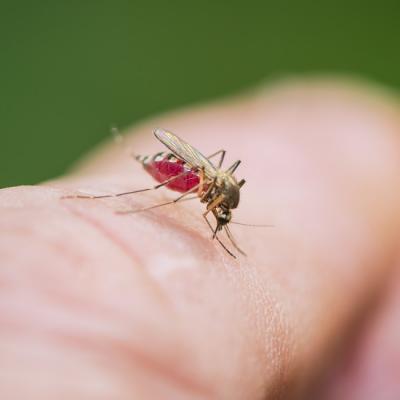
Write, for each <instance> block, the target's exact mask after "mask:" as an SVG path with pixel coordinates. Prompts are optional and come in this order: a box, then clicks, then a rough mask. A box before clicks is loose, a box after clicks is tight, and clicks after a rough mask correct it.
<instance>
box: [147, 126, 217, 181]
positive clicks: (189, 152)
mask: <svg viewBox="0 0 400 400" xmlns="http://www.w3.org/2000/svg"><path fill="white" fill-rule="evenodd" d="M154 135H155V136H156V138H157V139H158V140H159V141H160V142H161V143H162V144H164V145H165V146H166V147H168V148H169V149H170V150H171V151H172V153H174V154H175V155H176V156H177V157H178V158H180V159H181V160H183V161H185V162H186V163H187V164H189V165H190V166H191V167H198V168H204V172H205V173H206V175H207V176H208V177H209V178H213V177H214V176H215V173H216V169H215V167H214V165H212V163H211V162H210V161H209V160H208V158H206V157H204V156H203V154H201V153H200V152H199V151H198V150H196V149H195V148H194V147H193V146H191V145H190V144H189V143H186V142H185V141H184V140H182V139H181V138H179V137H178V136H176V135H174V134H173V133H171V132H168V131H165V130H164V129H161V128H157V129H155V130H154Z"/></svg>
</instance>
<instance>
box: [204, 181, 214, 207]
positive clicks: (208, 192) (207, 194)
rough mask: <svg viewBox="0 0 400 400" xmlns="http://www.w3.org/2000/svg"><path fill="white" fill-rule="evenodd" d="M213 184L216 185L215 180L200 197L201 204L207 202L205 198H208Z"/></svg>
mask: <svg viewBox="0 0 400 400" xmlns="http://www.w3.org/2000/svg"><path fill="white" fill-rule="evenodd" d="M215 183H216V179H214V180H213V181H212V182H211V184H210V186H209V187H208V189H207V190H206V191H205V192H204V194H203V195H202V196H201V198H200V201H201V202H202V203H205V202H206V201H207V198H208V196H209V194H210V193H211V191H212V190H213V189H214V186H215Z"/></svg>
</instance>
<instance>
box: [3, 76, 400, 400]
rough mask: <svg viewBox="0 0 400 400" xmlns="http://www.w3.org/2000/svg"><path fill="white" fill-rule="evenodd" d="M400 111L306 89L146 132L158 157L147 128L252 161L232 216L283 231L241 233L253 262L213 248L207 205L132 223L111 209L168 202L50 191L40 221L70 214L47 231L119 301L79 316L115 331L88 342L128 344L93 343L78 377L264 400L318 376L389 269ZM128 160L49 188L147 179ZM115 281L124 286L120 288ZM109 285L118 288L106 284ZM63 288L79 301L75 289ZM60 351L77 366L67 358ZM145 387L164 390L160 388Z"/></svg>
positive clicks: (97, 292)
mask: <svg viewBox="0 0 400 400" xmlns="http://www.w3.org/2000/svg"><path fill="white" fill-rule="evenodd" d="M396 113H397V109H396V108H395V106H392V105H390V103H389V102H388V101H386V100H383V99H382V98H379V97H378V98H377V99H376V100H375V99H374V97H371V96H369V95H367V94H364V93H362V91H358V90H356V89H344V88H341V89H340V88H339V89H335V85H329V84H323V83H320V84H313V85H310V86H308V85H304V84H301V85H297V86H296V85H294V86H288V87H284V88H279V89H275V90H272V91H271V92H270V93H269V94H265V93H263V94H259V95H256V96H251V97H249V98H247V99H241V100H235V101H232V102H226V103H223V104H219V105H213V106H211V107H204V108H200V109H196V110H189V111H187V112H184V113H178V114H172V115H168V116H164V117H163V118H160V119H158V120H157V121H152V122H150V123H148V124H144V125H142V126H141V127H138V128H137V129H136V133H137V135H136V136H135V137H134V138H133V139H132V142H131V145H132V146H134V147H135V149H138V148H140V149H144V150H143V151H147V152H149V153H151V152H152V151H156V150H159V149H160V145H159V144H158V143H156V142H155V141H154V140H153V139H152V138H151V137H150V135H148V133H147V132H150V131H151V129H150V128H152V127H154V126H157V125H161V126H164V127H166V128H169V129H171V130H172V131H175V132H176V133H178V134H180V135H181V136H184V138H185V139H186V140H187V141H188V142H189V143H192V144H193V145H195V146H196V147H198V148H199V149H200V150H201V151H202V152H204V153H206V154H208V153H212V152H213V151H215V149H216V148H219V147H221V146H223V147H225V148H226V150H227V151H228V157H232V161H233V160H236V159H238V158H241V159H242V165H241V167H240V169H238V171H237V175H238V176H239V174H243V175H240V176H243V177H245V178H246V180H247V182H248V183H246V186H245V187H244V188H243V190H242V193H243V195H242V200H241V203H240V208H239V209H238V210H237V213H236V214H235V218H236V217H237V218H238V219H239V218H240V220H241V221H243V222H250V223H251V222H256V223H258V222H261V223H271V222H272V223H273V224H274V225H275V228H274V229H268V230H265V231H259V230H257V231H256V232H255V231H249V230H246V231H245V230H244V228H242V229H235V234H236V236H237V239H238V242H239V244H240V245H241V247H243V248H244V249H245V250H246V252H247V253H248V254H249V257H248V258H246V259H243V258H241V259H238V260H237V261H235V260H233V259H232V258H230V257H229V256H227V255H226V254H225V253H224V252H223V251H221V249H220V248H218V247H216V245H215V244H214V243H213V242H212V241H211V240H210V239H209V233H208V231H207V229H206V227H204V226H203V225H202V221H201V217H200V210H199V208H198V206H197V205H196V204H193V205H190V204H184V205H183V204H182V205H178V206H176V207H173V208H169V209H166V208H164V209H157V210H154V211H152V212H151V213H148V214H144V215H140V216H139V215H137V216H135V217H132V218H126V217H116V216H115V214H114V211H115V209H119V208H121V207H122V208H124V207H137V206H142V205H143V204H148V203H149V202H152V203H153V202H156V201H159V200H160V198H163V197H164V196H165V194H160V193H151V194H146V195H143V196H142V197H141V198H140V199H139V198H137V197H135V198H125V199H122V198H120V199H117V200H116V199H111V200H107V201H93V202H88V201H79V202H68V203H66V202H59V201H57V194H55V195H48V196H49V197H48V198H46V199H45V200H43V202H40V201H38V202H39V205H38V206H37V207H36V208H35V213H36V215H37V217H36V218H35V219H34V221H35V226H36V225H40V224H39V221H46V220H47V219H48V217H49V214H48V213H49V210H45V208H46V206H47V207H48V205H49V204H51V205H52V207H54V210H53V211H52V212H54V214H51V215H52V218H55V219H56V220H57V221H58V219H57V218H59V219H60V220H59V221H58V222H57V224H56V226H53V229H52V231H53V230H54V229H55V230H56V231H63V229H64V224H68V226H71V230H70V235H68V239H67V240H66V241H65V244H64V246H66V248H67V249H68V251H71V252H72V250H71V249H78V252H79V254H83V256H84V258H85V259H86V264H85V267H84V271H86V270H89V271H92V276H95V281H94V282H93V279H83V281H82V282H81V285H82V286H81V289H80V291H79V293H80V296H79V301H80V302H81V303H83V304H84V305H85V307H83V308H84V310H85V309H87V308H89V307H87V304H90V305H92V304H95V305H98V304H100V305H104V303H106V304H107V305H108V304H111V307H110V310H111V312H110V313H109V314H107V313H105V314H104V315H103V314H102V313H100V315H98V314H97V313H95V318H94V317H93V315H91V314H90V313H87V312H86V313H85V312H82V311H80V310H78V311H77V310H74V312H73V315H74V316H75V315H78V316H80V317H81V318H82V317H85V320H87V321H89V323H91V324H94V323H96V324H98V320H100V321H101V326H107V327H109V328H108V329H110V331H107V332H102V331H101V330H100V332H96V330H95V329H94V330H93V331H92V332H89V333H87V332H84V333H83V334H82V332H78V333H77V335H78V338H79V339H80V340H81V338H82V335H83V337H84V339H86V341H85V343H87V342H90V339H93V338H96V339H97V340H99V341H100V343H101V344H102V343H104V341H106V342H107V340H108V339H109V337H110V335H111V336H112V337H115V336H117V337H118V340H116V341H115V340H114V341H112V342H111V345H110V346H108V347H107V349H108V351H107V354H106V356H105V354H104V352H103V351H102V348H103V346H99V347H96V348H94V349H93V348H91V349H90V350H89V352H88V354H87V357H85V360H84V362H80V363H79V364H80V365H79V369H77V370H76V371H74V372H75V373H76V374H77V375H78V371H80V374H79V375H80V376H82V371H84V372H85V373H88V372H89V373H90V375H91V377H93V376H95V375H96V372H94V371H93V364H95V363H93V360H94V359H96V357H100V358H102V359H103V360H104V357H106V358H107V359H108V361H109V362H107V363H106V364H107V365H104V363H102V365H101V368H100V371H101V373H102V374H103V376H104V377H107V379H108V380H107V383H108V384H109V385H110V387H112V388H113V389H114V390H117V389H118V390H120V392H118V393H126V396H129V394H130V395H132V392H131V391H132V387H133V388H134V391H136V393H139V392H140V393H143V397H142V398H151V396H152V395H153V397H154V396H155V393H157V394H158V395H159V393H169V394H170V393H174V396H177V395H176V393H177V392H180V393H181V394H182V395H183V396H187V397H185V398H189V395H190V396H192V397H193V398H196V396H197V397H200V398H202V397H203V398H204V397H209V398H232V399H235V398H238V399H240V398H255V399H257V398H265V397H266V396H270V397H271V396H273V395H274V394H275V395H276V392H277V391H280V392H282V393H285V394H288V392H290V391H295V390H297V388H298V387H299V386H302V385H303V384H305V383H306V382H309V381H310V380H311V379H312V378H313V377H315V375H316V373H317V372H318V371H319V370H320V367H322V366H324V364H325V363H327V362H328V361H329V354H330V353H331V352H332V351H333V350H334V349H335V348H336V346H337V345H338V338H343V336H344V335H345V334H346V332H347V330H348V328H349V326H350V323H351V322H352V321H353V320H354V318H355V317H356V316H357V315H359V313H360V312H362V311H363V309H364V307H365V305H366V304H367V303H368V301H369V300H370V298H371V295H372V294H373V293H374V292H375V291H376V290H378V288H379V286H380V285H381V284H382V283H383V282H384V280H385V279H387V277H388V275H389V272H390V267H391V264H392V260H393V256H394V253H395V241H396V236H397V235H398V226H399V224H398V222H399V209H398V207H399V204H400V203H399V192H398V189H397V187H396V185H395V182H396V180H397V177H398V174H399V169H400V166H399V159H400V157H399V155H400V154H399V150H398V149H399V148H400V147H399V143H398V141H399V139H398V137H397V135H396V133H397V131H398V128H399V127H398V121H397V114H396ZM216 133H217V134H216ZM243 133H244V134H243ZM216 140H218V141H219V142H220V143H218V144H216V143H215V142H216ZM117 152H118V151H117V150H113V149H110V148H106V149H105V150H104V151H103V152H102V154H101V155H98V156H95V158H94V159H92V160H91V161H88V162H87V163H86V164H85V165H83V166H82V167H81V169H80V170H78V171H77V172H76V174H75V175H73V176H71V177H70V178H68V179H66V180H64V181H60V182H59V183H53V186H58V187H63V188H70V189H73V190H77V189H82V188H83V189H85V190H90V191H104V190H107V191H108V192H114V191H117V190H120V189H121V190H122V191H125V190H129V189H131V188H132V187H133V188H135V187H140V185H142V184H143V183H146V182H147V183H148V182H149V181H148V180H147V177H146V176H145V175H144V174H139V170H138V169H136V171H135V168H137V166H135V165H133V164H132V163H131V161H130V160H124V159H123V158H122V157H117V156H116V154H117ZM133 171H135V172H133ZM143 187H145V186H143ZM43 190H45V189H43ZM10 196H11V198H12V195H10ZM20 197H21V196H20V195H19V196H18V198H20ZM14 201H15V199H14ZM11 203H12V201H11ZM30 203H32V199H31V200H30ZM24 206H25V207H27V208H29V201H26V202H25V203H24ZM58 213H60V216H59V217H57V216H56V215H58ZM17 214H18V215H21V214H19V213H18V212H17ZM16 218H17V217H15V216H14V217H13V218H12V221H14V219H16ZM18 218H20V221H19V224H22V221H27V220H29V218H27V217H26V215H25V216H22V217H18ZM12 221H11V222H10V224H12V223H14V222H12ZM67 221H68V222H67ZM69 224H71V225H69ZM35 229H38V230H39V231H40V229H41V228H39V227H37V228H35ZM74 232H75V234H74ZM76 232H82V234H78V235H77V234H76ZM39 236H40V235H39ZM99 250H101V251H100V256H98V255H97V254H96V252H97V251H99ZM73 252H76V250H73ZM22 258H23V257H22ZM52 261H53V263H56V262H55V260H54V259H52ZM24 262H25V263H26V264H25V265H27V266H28V265H29V264H30V263H29V260H24ZM56 264H57V263H56ZM66 264H67V265H68V264H71V265H75V264H79V262H73V261H71V260H67V261H66ZM107 266H108V268H107ZM63 268H65V266H64V267H63ZM116 276H118V278H116ZM127 277H128V278H127ZM120 279H125V281H126V282H127V283H128V282H129V284H127V285H126V286H124V285H122V286H123V289H122V290H121V287H120V286H121V283H120ZM109 282H111V284H110V286H111V287H114V289H115V290H114V291H112V290H109V291H107V290H106V291H105V290H104V287H105V286H107V284H108V283H109ZM115 282H118V283H115ZM74 284H76V282H75V280H74ZM113 285H115V286H113ZM62 286H63V287H64V286H65V288H64V289H63V290H65V291H66V292H67V293H70V292H71V291H72V292H73V295H72V297H73V298H74V297H75V291H73V290H72V289H74V288H71V287H70V286H71V283H70V282H68V281H66V282H64V280H63V281H62ZM88 286H89V288H90V290H87V287H88ZM171 321H172V322H171ZM92 326H93V325H92ZM132 327H135V328H134V329H133V330H132ZM13 340H18V336H13ZM107 343H110V342H109V341H108V342H107ZM121 346H126V347H127V348H129V350H130V351H129V355H130V358H128V357H127V356H128V354H125V353H124V354H122V353H121V352H119V351H118V348H121ZM126 347H125V348H126ZM73 350H74V351H75V352H76V353H75V355H78V354H79V355H81V350H82V349H77V348H75V347H74V348H73ZM85 350H87V349H86V348H85ZM139 350H140V351H139ZM63 356H65V359H66V360H68V362H71V360H70V359H69V358H68V357H70V356H71V354H70V353H69V354H68V355H65V354H63ZM80 361H81V360H80ZM121 365H129V367H130V368H132V369H131V370H130V373H129V374H127V373H126V371H124V370H123V368H120V366H121ZM58 372H61V371H58ZM92 374H93V375H92ZM58 375H62V374H55V376H54V378H55V379H57V376H58ZM83 375H84V374H83ZM148 379H153V382H154V380H156V381H157V382H158V385H159V386H157V387H152V388H149V387H148V385H147V384H146V383H147V382H148ZM161 385H163V387H162V389H163V390H162V391H160V390H161V389H160V387H161ZM166 390H168V392H166ZM146 396H147V397H146ZM164 397H166V398H168V396H164ZM170 397H171V398H175V397H172V395H170ZM127 398H129V397H127ZM139 398H140V397H139Z"/></svg>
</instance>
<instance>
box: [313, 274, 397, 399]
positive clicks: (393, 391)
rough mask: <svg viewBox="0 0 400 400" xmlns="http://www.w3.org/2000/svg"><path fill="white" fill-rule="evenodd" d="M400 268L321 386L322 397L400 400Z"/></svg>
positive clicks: (320, 394)
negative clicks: (399, 372) (399, 399)
mask: <svg viewBox="0 0 400 400" xmlns="http://www.w3.org/2000/svg"><path fill="white" fill-rule="evenodd" d="M399 287H400V270H399V269H397V272H396V274H395V276H394V277H393V280H392V282H391V283H390V284H388V285H387V290H386V293H385V294H384V295H382V297H381V299H380V301H379V302H378V304H377V305H376V307H375V308H374V312H373V313H371V314H372V315H371V317H370V318H369V319H368V320H366V321H364V323H363V324H362V325H361V328H362V329H360V330H358V331H356V332H355V334H354V337H353V338H352V340H350V341H349V343H348V344H347V345H346V347H345V348H344V349H343V350H342V352H340V353H339V357H338V362H337V363H336V365H335V366H334V368H332V370H331V371H329V373H328V374H327V377H326V379H325V380H324V381H323V383H324V385H321V387H320V389H319V390H320V392H319V397H318V398H323V399H326V400H339V399H340V400H347V399H352V400H370V399H371V400H372V399H388V400H390V399H397V398H398V397H399V393H400V381H399V379H398V368H397V365H398V364H399V360H400V352H399V345H398V338H399V334H400V326H399V303H400V296H399Z"/></svg>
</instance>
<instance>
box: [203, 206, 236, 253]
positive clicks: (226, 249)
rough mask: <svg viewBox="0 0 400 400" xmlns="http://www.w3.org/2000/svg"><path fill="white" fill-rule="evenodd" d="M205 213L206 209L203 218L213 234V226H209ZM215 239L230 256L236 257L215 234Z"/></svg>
mask: <svg viewBox="0 0 400 400" xmlns="http://www.w3.org/2000/svg"><path fill="white" fill-rule="evenodd" d="M207 214H208V211H206V212H205V213H204V214H203V218H204V219H205V220H206V222H207V225H208V226H209V228H210V229H211V232H212V233H213V234H214V228H213V227H212V226H211V224H210V221H209V220H208V218H207ZM215 239H217V241H218V243H219V244H220V245H221V247H222V248H223V249H224V250H225V251H226V252H227V253H228V254H229V255H230V256H231V257H233V258H236V256H235V255H234V254H233V253H232V252H231V251H230V250H229V249H228V248H227V247H226V246H225V245H224V244H223V243H222V242H221V240H220V239H219V237H218V236H215Z"/></svg>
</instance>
